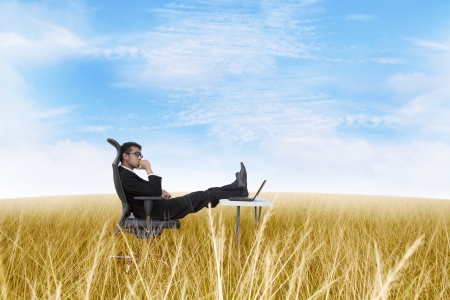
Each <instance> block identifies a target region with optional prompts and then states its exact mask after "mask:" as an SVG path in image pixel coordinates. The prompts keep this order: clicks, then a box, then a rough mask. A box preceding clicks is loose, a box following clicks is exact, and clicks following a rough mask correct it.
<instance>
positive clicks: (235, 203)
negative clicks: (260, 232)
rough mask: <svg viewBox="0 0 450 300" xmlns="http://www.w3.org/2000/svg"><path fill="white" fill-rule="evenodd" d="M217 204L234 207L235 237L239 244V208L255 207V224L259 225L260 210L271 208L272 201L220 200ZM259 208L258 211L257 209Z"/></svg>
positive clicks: (257, 199) (259, 199) (258, 199)
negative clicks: (266, 207) (235, 209)
mask: <svg viewBox="0 0 450 300" xmlns="http://www.w3.org/2000/svg"><path fill="white" fill-rule="evenodd" d="M219 203H220V204H222V205H224V206H236V207H237V214H236V236H237V238H238V244H240V243H241V206H254V207H255V224H258V223H259V219H260V218H261V209H262V207H263V206H272V205H273V203H272V201H269V200H267V199H263V198H256V199H255V200H253V201H230V200H228V199H220V200H219ZM257 208H259V211H258V209H257Z"/></svg>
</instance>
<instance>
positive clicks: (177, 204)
mask: <svg viewBox="0 0 450 300" xmlns="http://www.w3.org/2000/svg"><path fill="white" fill-rule="evenodd" d="M241 194H242V190H240V189H239V188H238V187H237V183H236V182H233V183H232V184H229V185H225V186H222V187H214V188H209V189H207V190H205V191H198V192H193V193H190V194H187V195H184V196H181V197H175V198H172V199H169V200H161V201H155V202H154V206H153V210H152V213H151V217H152V218H154V219H157V220H175V219H181V218H184V217H185V216H186V215H188V214H190V213H195V212H198V211H199V210H201V209H203V208H205V207H208V204H209V203H211V207H216V206H217V204H219V200H220V199H227V198H230V197H239V196H241Z"/></svg>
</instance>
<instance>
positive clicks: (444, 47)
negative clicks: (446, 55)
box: [409, 39, 450, 51]
mask: <svg viewBox="0 0 450 300" xmlns="http://www.w3.org/2000/svg"><path fill="white" fill-rule="evenodd" d="M409 40H411V41H412V42H413V43H414V44H415V45H417V46H420V47H424V48H427V49H429V50H434V51H448V50H450V43H449V42H436V41H430V40H423V39H409Z"/></svg>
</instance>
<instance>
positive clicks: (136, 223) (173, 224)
mask: <svg viewBox="0 0 450 300" xmlns="http://www.w3.org/2000/svg"><path fill="white" fill-rule="evenodd" d="M150 224H151V225H150V227H152V228H172V229H180V225H181V224H180V221H178V220H168V221H162V220H151V223H150ZM121 227H122V228H124V229H130V228H135V229H145V228H147V221H146V220H145V219H144V218H135V217H128V218H126V219H125V222H124V223H123V225H122V226H121Z"/></svg>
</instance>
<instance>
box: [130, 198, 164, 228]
mask: <svg viewBox="0 0 450 300" xmlns="http://www.w3.org/2000/svg"><path fill="white" fill-rule="evenodd" d="M134 199H135V200H142V201H144V211H145V216H146V218H145V219H146V222H147V229H150V227H151V221H152V220H151V218H150V215H151V213H152V209H153V201H158V200H164V198H163V197H149V196H137V197H134Z"/></svg>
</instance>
